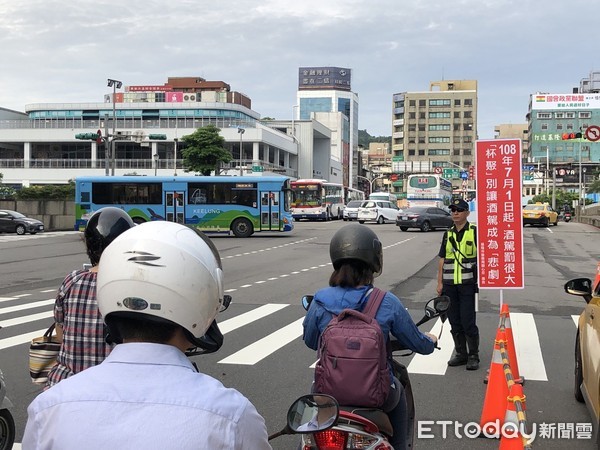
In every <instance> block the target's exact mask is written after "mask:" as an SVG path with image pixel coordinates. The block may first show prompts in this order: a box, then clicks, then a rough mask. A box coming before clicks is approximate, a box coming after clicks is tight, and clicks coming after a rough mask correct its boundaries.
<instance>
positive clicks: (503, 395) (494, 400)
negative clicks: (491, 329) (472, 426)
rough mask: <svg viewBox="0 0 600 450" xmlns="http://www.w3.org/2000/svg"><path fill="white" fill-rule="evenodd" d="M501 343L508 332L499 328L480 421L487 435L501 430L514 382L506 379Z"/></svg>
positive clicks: (504, 340)
mask: <svg viewBox="0 0 600 450" xmlns="http://www.w3.org/2000/svg"><path fill="white" fill-rule="evenodd" d="M501 343H504V345H506V333H505V332H504V331H502V330H500V329H498V331H497V332H496V340H495V342H494V352H493V353H492V363H491V364H490V371H489V375H488V382H487V388H486V391H485V399H484V401H483V411H482V412H481V420H480V421H479V425H480V426H481V429H482V431H483V433H484V434H485V435H486V436H488V435H494V434H496V433H499V432H500V427H501V426H502V424H503V423H504V416H505V415H506V404H507V397H508V393H509V392H508V387H509V383H510V384H512V383H513V381H512V379H511V380H510V381H507V379H506V375H505V370H504V363H503V361H502V355H501V353H500V344H501Z"/></svg>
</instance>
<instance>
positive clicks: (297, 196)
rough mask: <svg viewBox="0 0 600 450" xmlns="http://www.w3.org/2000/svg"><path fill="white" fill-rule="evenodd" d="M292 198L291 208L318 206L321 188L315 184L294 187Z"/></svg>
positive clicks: (320, 198) (320, 200) (320, 199)
mask: <svg viewBox="0 0 600 450" xmlns="http://www.w3.org/2000/svg"><path fill="white" fill-rule="evenodd" d="M292 196H293V199H292V208H302V207H303V206H320V205H321V203H322V196H321V187H320V186H318V185H316V184H308V185H296V186H294V189H293V191H292Z"/></svg>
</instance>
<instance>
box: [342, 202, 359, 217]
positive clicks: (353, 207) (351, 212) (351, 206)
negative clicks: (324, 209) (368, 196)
mask: <svg viewBox="0 0 600 450" xmlns="http://www.w3.org/2000/svg"><path fill="white" fill-rule="evenodd" d="M363 202H364V200H351V201H349V202H348V204H347V205H346V207H345V208H344V212H343V213H342V218H343V219H344V220H356V219H357V218H358V208H359V207H360V205H362V203H363Z"/></svg>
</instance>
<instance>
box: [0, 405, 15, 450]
mask: <svg viewBox="0 0 600 450" xmlns="http://www.w3.org/2000/svg"><path fill="white" fill-rule="evenodd" d="M14 442H15V419H13V416H12V414H11V413H10V411H9V410H8V409H0V450H10V449H11V448H12V446H13V444H14Z"/></svg>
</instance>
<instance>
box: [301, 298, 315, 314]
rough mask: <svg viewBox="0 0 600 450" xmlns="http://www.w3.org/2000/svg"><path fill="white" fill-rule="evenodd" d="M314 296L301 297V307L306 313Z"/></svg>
mask: <svg viewBox="0 0 600 450" xmlns="http://www.w3.org/2000/svg"><path fill="white" fill-rule="evenodd" d="M313 298H315V297H314V295H305V296H304V297H302V306H303V307H304V309H305V310H307V311H308V307H309V306H310V303H311V302H312V301H313Z"/></svg>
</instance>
